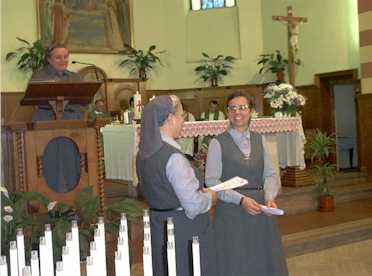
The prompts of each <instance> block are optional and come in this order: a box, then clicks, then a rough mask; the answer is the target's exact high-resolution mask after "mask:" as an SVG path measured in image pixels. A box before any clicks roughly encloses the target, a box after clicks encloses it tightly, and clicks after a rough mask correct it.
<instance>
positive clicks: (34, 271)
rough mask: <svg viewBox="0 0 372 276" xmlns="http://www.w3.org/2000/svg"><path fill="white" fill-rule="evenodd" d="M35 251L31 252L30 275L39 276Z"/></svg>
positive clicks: (36, 252)
mask: <svg viewBox="0 0 372 276" xmlns="http://www.w3.org/2000/svg"><path fill="white" fill-rule="evenodd" d="M38 253H39V252H38V251H37V250H32V251H31V274H32V276H40V270H39V255H38Z"/></svg>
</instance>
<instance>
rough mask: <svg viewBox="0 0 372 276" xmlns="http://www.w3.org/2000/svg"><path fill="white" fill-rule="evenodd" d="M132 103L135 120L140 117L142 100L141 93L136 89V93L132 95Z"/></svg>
mask: <svg viewBox="0 0 372 276" xmlns="http://www.w3.org/2000/svg"><path fill="white" fill-rule="evenodd" d="M133 103H134V119H136V120H138V119H141V112H142V101H141V94H140V93H139V92H138V91H137V92H136V94H134V95H133Z"/></svg>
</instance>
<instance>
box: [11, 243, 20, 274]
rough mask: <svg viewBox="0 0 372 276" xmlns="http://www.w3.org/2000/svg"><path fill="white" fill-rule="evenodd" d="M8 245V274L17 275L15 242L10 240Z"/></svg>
mask: <svg viewBox="0 0 372 276" xmlns="http://www.w3.org/2000/svg"><path fill="white" fill-rule="evenodd" d="M9 246H10V248H9V258H10V276H18V255H17V242H16V241H11V242H10V244H9Z"/></svg>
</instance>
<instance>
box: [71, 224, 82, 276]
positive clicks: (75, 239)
mask: <svg viewBox="0 0 372 276" xmlns="http://www.w3.org/2000/svg"><path fill="white" fill-rule="evenodd" d="M71 234H72V249H71V250H72V252H74V253H73V254H74V258H75V259H74V260H73V261H74V262H75V269H76V271H75V273H76V275H78V276H80V249H79V248H80V247H79V228H78V224H77V221H76V220H73V221H72V223H71Z"/></svg>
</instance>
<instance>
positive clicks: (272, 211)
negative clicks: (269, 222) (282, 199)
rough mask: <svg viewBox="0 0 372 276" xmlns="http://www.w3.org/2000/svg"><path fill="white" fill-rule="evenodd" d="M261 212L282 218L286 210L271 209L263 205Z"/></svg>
mask: <svg viewBox="0 0 372 276" xmlns="http://www.w3.org/2000/svg"><path fill="white" fill-rule="evenodd" d="M261 210H262V212H264V213H265V214H267V215H275V216H282V215H284V210H282V209H279V208H270V207H267V206H265V205H261Z"/></svg>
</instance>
